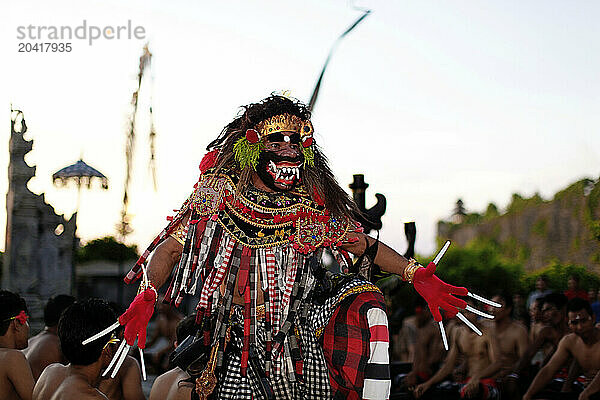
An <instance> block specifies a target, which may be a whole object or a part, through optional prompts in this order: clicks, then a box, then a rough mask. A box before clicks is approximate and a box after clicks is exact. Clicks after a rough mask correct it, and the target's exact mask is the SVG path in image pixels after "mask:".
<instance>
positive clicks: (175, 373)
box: [149, 315, 198, 400]
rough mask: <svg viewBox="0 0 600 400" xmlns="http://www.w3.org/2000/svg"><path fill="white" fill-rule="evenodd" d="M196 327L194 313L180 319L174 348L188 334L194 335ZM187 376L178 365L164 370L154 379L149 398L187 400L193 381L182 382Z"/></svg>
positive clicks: (152, 399)
mask: <svg viewBox="0 0 600 400" xmlns="http://www.w3.org/2000/svg"><path fill="white" fill-rule="evenodd" d="M197 329H198V327H197V325H196V316H195V315H190V316H189V317H186V318H185V319H184V320H182V321H181V322H180V323H179V324H178V325H177V340H176V342H175V348H177V345H178V343H181V342H183V341H184V340H185V339H186V338H187V337H188V336H193V335H195V334H196V330H197ZM189 378H190V375H189V374H188V373H187V372H186V371H184V370H182V369H181V368H179V367H175V368H173V369H172V370H170V371H167V372H165V373H164V374H162V375H160V376H159V377H158V378H156V380H155V381H154V384H153V385H152V390H151V391H150V398H149V400H189V399H190V396H191V394H192V389H193V388H194V384H193V383H191V382H184V381H185V380H186V379H189Z"/></svg>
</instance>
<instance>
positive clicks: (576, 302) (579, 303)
mask: <svg viewBox="0 0 600 400" xmlns="http://www.w3.org/2000/svg"><path fill="white" fill-rule="evenodd" d="M581 310H585V311H587V313H588V315H590V316H593V315H594V313H593V312H592V306H590V302H589V301H587V300H584V299H580V298H579V297H574V298H572V299H571V300H569V302H568V303H567V312H577V311H581Z"/></svg>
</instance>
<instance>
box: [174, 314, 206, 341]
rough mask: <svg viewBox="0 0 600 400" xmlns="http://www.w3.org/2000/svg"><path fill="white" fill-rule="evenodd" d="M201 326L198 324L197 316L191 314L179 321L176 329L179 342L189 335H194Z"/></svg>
mask: <svg viewBox="0 0 600 400" xmlns="http://www.w3.org/2000/svg"><path fill="white" fill-rule="evenodd" d="M199 327H200V326H199V325H196V316H195V315H189V316H187V317H185V318H184V319H182V320H181V321H179V323H178V324H177V328H176V329H175V334H176V336H177V343H178V344H180V343H181V342H183V341H184V340H185V338H187V337H188V336H194V335H195V334H196V332H197V331H198V328H199Z"/></svg>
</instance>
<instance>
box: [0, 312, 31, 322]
mask: <svg viewBox="0 0 600 400" xmlns="http://www.w3.org/2000/svg"><path fill="white" fill-rule="evenodd" d="M13 319H16V320H17V321H19V322H20V323H21V325H25V323H26V322H27V319H29V315H27V314H26V313H25V310H21V312H20V313H18V314H17V315H15V316H14V317H11V318H9V319H7V320H5V321H10V320H13Z"/></svg>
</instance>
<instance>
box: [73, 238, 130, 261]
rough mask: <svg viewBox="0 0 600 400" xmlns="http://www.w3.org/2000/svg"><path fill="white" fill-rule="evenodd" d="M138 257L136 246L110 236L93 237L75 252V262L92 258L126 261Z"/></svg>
mask: <svg viewBox="0 0 600 400" xmlns="http://www.w3.org/2000/svg"><path fill="white" fill-rule="evenodd" d="M138 257H139V255H138V251H137V246H127V245H125V244H123V243H120V242H118V241H117V240H116V239H115V238H114V237H112V236H106V237H103V238H100V239H94V240H92V241H90V242H88V243H87V244H86V245H85V246H83V247H81V248H80V249H79V251H78V252H77V257H76V259H77V262H78V263H85V262H88V261H92V260H107V261H115V262H120V261H127V260H133V259H137V258H138Z"/></svg>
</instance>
